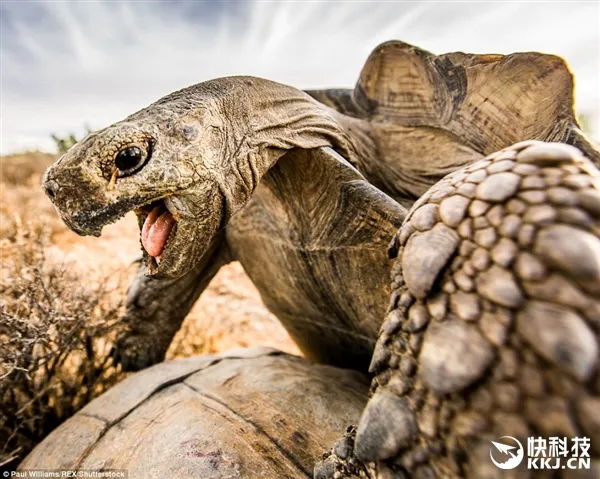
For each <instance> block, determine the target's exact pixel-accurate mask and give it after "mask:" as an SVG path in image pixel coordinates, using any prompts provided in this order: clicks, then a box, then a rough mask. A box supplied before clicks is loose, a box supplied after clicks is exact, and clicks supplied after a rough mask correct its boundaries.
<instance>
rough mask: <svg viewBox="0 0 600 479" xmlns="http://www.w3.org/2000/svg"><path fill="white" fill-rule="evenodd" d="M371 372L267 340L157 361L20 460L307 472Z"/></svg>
mask: <svg viewBox="0 0 600 479" xmlns="http://www.w3.org/2000/svg"><path fill="white" fill-rule="evenodd" d="M368 389H369V386H368V379H367V378H366V376H363V375H362V374H360V373H357V372H355V371H351V370H342V369H337V368H334V367H331V366H323V365H317V364H313V363H312V362H310V361H308V360H305V359H303V358H299V357H295V356H291V355H287V354H284V353H281V352H279V351H276V350H273V349H267V348H258V349H248V350H234V351H231V352H229V353H227V354H223V355H214V356H201V357H193V358H187V359H182V360H175V361H169V362H165V363H161V364H158V365H156V366H154V367H151V368H149V369H146V370H144V371H142V372H139V373H137V374H134V375H132V376H129V377H128V378H127V379H126V380H124V381H123V382H121V383H120V384H119V385H117V386H116V387H114V388H112V389H110V390H109V391H107V392H106V393H104V394H103V395H101V396H100V397H98V398H97V399H95V400H94V401H92V402H91V403H89V404H88V405H87V406H86V407H84V408H83V409H82V410H81V411H79V412H78V413H77V414H75V415H74V416H73V417H71V418H70V419H69V420H67V421H66V422H65V423H63V424H62V425H61V426H60V427H58V428H57V429H56V430H54V431H53V432H52V433H51V434H50V435H49V436H48V437H47V438H46V439H45V440H44V441H43V442H42V443H40V444H39V445H38V446H37V447H36V448H35V449H34V450H33V451H32V452H31V453H30V454H29V456H27V457H26V458H25V460H24V461H23V462H22V463H21V465H20V467H19V468H20V470H26V469H46V470H47V469H68V470H75V469H77V470H81V469H91V470H107V469H125V470H127V471H128V477H129V478H130V479H132V478H137V477H140V478H142V477H143V478H161V479H162V478H167V477H177V478H180V479H185V478H203V479H210V478H235V477H252V478H278V479H281V478H290V479H292V478H306V477H312V471H313V467H314V463H315V461H316V460H317V459H318V458H319V457H320V456H321V455H322V453H323V452H324V451H325V449H326V448H327V447H328V446H329V445H330V444H331V443H332V442H334V441H335V439H336V438H337V437H339V435H340V433H341V432H343V431H344V429H345V427H346V425H347V424H351V423H356V421H357V420H358V419H359V416H360V413H361V410H362V409H363V408H364V406H365V404H366V401H367V396H368Z"/></svg>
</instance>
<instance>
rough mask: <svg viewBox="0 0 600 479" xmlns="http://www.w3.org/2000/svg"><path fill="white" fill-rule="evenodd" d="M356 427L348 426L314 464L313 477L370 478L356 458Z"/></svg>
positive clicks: (323, 478) (337, 478)
mask: <svg viewBox="0 0 600 479" xmlns="http://www.w3.org/2000/svg"><path fill="white" fill-rule="evenodd" d="M355 439H356V427H355V426H348V428H347V429H346V433H345V434H344V436H343V437H342V438H341V439H340V440H338V441H337V442H336V443H335V444H334V445H333V448H332V449H331V450H330V451H329V452H327V453H325V454H324V455H323V459H322V460H321V461H320V462H318V463H317V464H316V465H315V470H314V476H313V477H314V479H370V478H372V477H374V476H372V475H370V474H369V472H368V471H367V469H366V467H365V465H364V464H363V463H362V462H361V461H360V460H358V459H357V458H356V456H355V453H354V443H355Z"/></svg>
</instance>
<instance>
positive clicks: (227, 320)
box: [0, 153, 299, 358]
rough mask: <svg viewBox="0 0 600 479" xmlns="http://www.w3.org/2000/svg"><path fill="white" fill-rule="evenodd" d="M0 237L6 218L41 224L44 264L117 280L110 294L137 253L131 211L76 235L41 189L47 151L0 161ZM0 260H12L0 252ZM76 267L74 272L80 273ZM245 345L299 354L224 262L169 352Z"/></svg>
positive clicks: (238, 270) (119, 290)
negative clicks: (46, 237) (45, 233)
mask: <svg viewBox="0 0 600 479" xmlns="http://www.w3.org/2000/svg"><path fill="white" fill-rule="evenodd" d="M0 161H1V166H2V171H1V175H0V234H1V235H2V237H5V236H6V235H10V234H11V232H10V228H9V226H8V225H9V224H10V223H11V221H9V219H10V218H15V217H16V218H18V221H21V222H27V221H33V222H44V223H46V224H48V225H50V228H51V231H52V234H51V240H50V247H49V250H48V252H47V253H48V255H47V256H48V260H49V261H66V262H68V263H69V265H70V267H73V268H77V269H78V270H80V272H81V277H82V278H87V279H89V280H90V281H93V280H95V279H96V278H99V277H109V278H116V279H118V280H119V281H118V282H119V283H121V286H115V288H114V294H115V295H124V294H125V290H126V284H127V283H128V281H129V278H131V276H132V275H133V272H134V267H132V266H131V263H132V261H133V260H134V259H135V258H137V257H138V256H139V255H140V242H139V229H138V226H137V222H136V220H135V216H134V215H133V214H132V213H131V214H129V215H127V216H126V217H125V218H123V219H122V220H121V221H119V222H118V223H116V224H113V225H109V226H107V227H106V228H105V229H104V231H103V233H102V236H101V237H100V238H94V237H80V236H77V235H76V234H75V233H73V232H72V231H70V230H69V229H67V228H66V226H64V224H63V223H62V222H61V221H60V219H59V218H58V215H57V214H56V212H55V211H54V208H53V206H52V205H51V203H50V201H49V200H48V199H47V198H46V196H45V195H44V194H43V192H42V190H41V188H40V187H39V182H40V177H41V174H42V172H43V171H44V169H45V168H46V166H47V165H48V164H50V163H51V162H52V161H53V157H52V156H51V155H45V154H40V153H29V154H24V155H13V156H11V157H3V158H0ZM3 256H4V257H3V258H2V260H3V261H5V260H9V259H10V258H6V257H5V255H4V254H3ZM78 272H79V271H78ZM247 346H271V347H275V348H278V349H281V350H284V351H287V352H291V353H295V354H299V351H298V349H297V348H296V346H295V345H294V343H293V342H292V340H291V339H290V337H289V336H288V334H287V332H286V331H285V329H284V328H283V327H282V326H281V325H280V324H279V322H278V320H277V319H276V318H275V317H274V316H273V315H272V314H270V313H269V311H268V310H267V309H266V308H265V307H264V305H263V304H262V302H261V299H260V295H259V294H258V291H257V290H256V288H255V287H254V286H253V284H252V282H251V281H250V280H249V278H248V277H247V276H246V274H245V273H244V270H243V268H242V267H241V265H240V264H239V263H232V264H229V265H227V266H225V267H223V268H222V269H221V270H220V271H219V272H218V274H217V275H216V276H215V278H214V279H213V280H212V282H211V283H210V285H209V287H208V288H207V290H206V291H205V292H204V293H203V294H202V296H201V297H200V299H199V300H198V302H197V303H196V305H195V306H194V308H193V310H192V311H191V313H190V314H189V316H188V317H187V318H186V320H185V322H184V324H183V326H182V329H181V330H180V331H179V333H178V334H177V336H176V337H175V340H174V341H173V343H172V345H171V347H170V349H169V352H168V357H169V358H173V357H182V356H190V355H193V354H206V353H215V352H220V351H225V350H227V349H231V348H236V347H247Z"/></svg>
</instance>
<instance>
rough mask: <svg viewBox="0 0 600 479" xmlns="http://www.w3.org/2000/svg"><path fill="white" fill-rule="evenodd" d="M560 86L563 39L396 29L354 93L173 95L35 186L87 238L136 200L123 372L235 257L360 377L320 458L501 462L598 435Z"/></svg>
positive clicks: (597, 270) (586, 154) (587, 217)
mask: <svg viewBox="0 0 600 479" xmlns="http://www.w3.org/2000/svg"><path fill="white" fill-rule="evenodd" d="M572 91H573V80H572V75H571V73H570V72H569V70H568V68H567V66H566V64H565V63H564V61H563V60H562V59H560V58H558V57H555V56H551V55H544V54H540V53H516V54H511V55H507V56H503V55H474V54H465V53H449V54H445V55H439V56H436V55H433V54H431V53H429V52H426V51H424V50H422V49H419V48H417V47H414V46H411V45H408V44H406V43H402V42H398V41H393V42H388V43H385V44H383V45H380V46H379V47H377V48H376V49H375V50H374V52H373V53H372V54H371V55H370V57H369V59H368V60H367V62H366V64H365V66H364V68H363V70H362V72H361V74H360V77H359V80H358V82H357V84H356V86H355V88H354V89H353V90H344V89H334V90H321V91H310V92H308V93H306V92H302V91H300V90H297V89H295V88H293V87H289V86H286V85H281V84H278V83H274V82H270V81H268V80H264V79H259V78H253V77H228V78H219V79H216V80H211V81H208V82H204V83H201V84H198V85H194V86H191V87H188V88H185V89H183V90H180V91H177V92H175V93H172V94H170V95H168V96H166V97H164V98H162V99H161V100H159V101H157V102H156V103H154V104H152V105H150V106H149V107H147V108H145V109H143V110H141V111H139V112H137V113H134V114H133V115H131V116H129V117H127V118H126V119H125V120H123V121H122V122H119V123H116V124H114V125H112V126H109V127H108V128H106V129H104V130H100V131H98V132H95V133H92V134H90V135H89V136H88V137H86V138H85V139H84V140H82V141H81V142H80V143H78V144H77V145H75V146H74V147H73V148H72V149H71V150H69V151H68V152H67V153H66V154H65V155H63V157H61V158H60V159H59V160H58V161H57V162H56V163H55V164H54V165H53V166H52V167H50V168H49V170H48V171H47V173H46V175H45V178H44V180H43V186H44V188H45V190H46V192H47V194H48V196H49V197H50V198H51V200H52V201H53V203H54V204H55V206H56V207H57V210H58V211H59V213H60V215H61V217H62V218H63V220H64V221H65V222H66V223H67V225H69V226H70V227H71V229H73V230H74V231H75V232H77V233H79V234H93V235H99V234H100V232H101V229H102V227H103V226H104V225H105V224H107V223H110V222H112V221H115V220H117V219H118V218H120V217H121V216H123V215H124V214H125V213H126V212H128V211H131V210H132V209H133V210H134V211H135V212H136V214H137V216H138V219H139V223H140V231H141V243H142V249H143V253H144V258H143V260H142V262H141V264H140V269H139V272H138V274H137V276H136V278H135V280H134V282H133V284H132V285H131V288H130V291H129V294H128V301H127V311H126V313H125V316H124V322H125V324H126V325H127V328H126V329H127V330H126V331H125V332H124V334H123V336H122V337H121V338H120V340H119V341H118V342H117V344H116V347H115V360H116V361H117V362H119V363H120V364H121V365H122V366H123V367H124V368H125V369H140V368H143V367H146V366H148V365H150V364H153V363H155V362H158V361H160V360H161V359H162V358H163V357H164V352H165V350H166V348H167V347H168V344H169V342H170V340H171V338H172V337H173V335H174V333H175V332H176V330H177V329H178V328H179V326H180V324H181V322H182V321H183V318H184V317H185V315H186V314H187V312H188V311H189V309H190V308H191V306H192V304H193V303H194V301H195V300H196V299H197V298H198V296H199V295H200V294H201V292H202V290H203V289H204V288H205V287H206V285H207V284H208V282H209V281H210V279H211V278H212V276H213V275H214V274H215V272H216V271H217V270H218V268H219V267H220V266H221V265H222V264H224V263H226V262H228V261H231V260H234V259H235V260H239V261H240V262H241V264H242V265H243V267H244V269H245V271H246V273H247V274H248V276H249V277H250V279H251V280H252V281H253V282H254V284H255V285H256V286H257V288H258V290H259V292H260V293H261V296H262V298H263V301H264V303H265V305H266V306H267V307H268V308H269V309H270V310H271V311H272V312H273V313H274V314H275V315H276V316H277V317H278V318H280V319H281V321H282V323H283V324H284V326H285V327H286V328H287V329H288V331H289V332H290V334H291V336H292V337H293V338H294V339H295V341H296V342H297V343H298V345H299V346H300V348H301V350H302V351H303V352H304V354H305V355H306V356H307V357H309V358H312V359H314V360H316V361H318V362H321V363H327V364H331V365H335V366H339V367H345V368H352V369H356V370H358V371H363V372H366V371H367V370H368V371H369V372H370V373H371V374H373V375H374V378H373V383H372V386H371V391H372V397H371V399H370V401H369V403H368V405H367V408H366V409H365V411H364V413H363V415H362V418H361V421H360V423H359V424H358V428H357V429H351V431H350V432H349V433H348V434H347V436H345V439H343V441H348V444H352V445H353V446H354V444H355V446H356V447H353V451H352V455H350V456H348V455H346V457H340V456H339V455H338V454H336V453H335V451H334V452H333V453H331V454H329V455H328V456H326V460H325V461H324V462H322V463H320V464H319V465H318V466H317V467H316V469H315V475H316V476H317V477H334V476H335V477H353V476H356V475H361V476H362V477H404V474H406V473H409V474H412V475H414V476H415V477H461V476H470V477H482V476H483V475H487V476H491V477H493V473H500V472H501V471H500V470H495V471H491V472H490V471H489V460H487V459H486V458H482V457H483V456H482V455H486V454H487V450H488V448H489V439H490V438H492V439H494V438H497V437H499V436H501V435H503V434H504V433H505V432H507V431H508V432H510V433H511V434H510V435H511V436H514V437H519V438H524V437H527V435H529V434H546V435H547V434H549V433H550V432H554V433H560V435H564V436H568V437H574V436H576V435H578V434H579V435H582V434H586V435H588V436H590V437H591V439H592V445H593V444H594V442H596V443H597V444H600V398H599V397H598V394H599V387H600V386H599V385H598V384H599V382H598V371H597V369H598V368H597V363H598V346H597V328H598V319H599V316H598V312H599V311H600V310H599V309H598V307H599V304H600V303H599V299H600V290H599V289H598V284H600V281H599V280H600V240H599V239H598V234H599V232H600V230H599V223H598V218H599V216H600V194H599V192H598V170H597V167H598V165H600V152H599V151H598V150H597V149H596V148H595V147H594V146H593V145H592V144H591V143H590V141H589V140H587V138H586V137H585V135H584V134H583V133H582V132H581V130H580V129H579V126H578V124H577V120H576V118H575V115H574V112H573V95H572ZM549 92H551V94H549ZM408 210H410V212H409V211H408ZM390 240H392V243H391V246H390V249H389V251H388V248H387V246H388V244H389V241H390ZM388 254H389V255H390V257H391V259H394V261H390V258H388ZM388 278H391V281H390V280H389V279H388ZM390 283H391V284H390ZM492 399H493V402H492ZM548 418H552V420H550V419H548ZM592 452H593V454H594V457H595V458H597V457H598V456H600V448H599V447H598V446H593V448H592ZM354 456H355V457H354ZM357 459H358V460H357ZM361 461H362V462H361ZM482 468H483V469H482ZM487 476H486V477H487Z"/></svg>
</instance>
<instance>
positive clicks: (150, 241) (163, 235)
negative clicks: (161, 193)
mask: <svg viewBox="0 0 600 479" xmlns="http://www.w3.org/2000/svg"><path fill="white" fill-rule="evenodd" d="M174 224H175V218H173V215H172V214H171V213H170V212H169V210H167V209H166V208H165V206H164V205H159V206H157V207H156V208H154V209H153V210H152V211H151V212H150V214H149V215H148V217H147V218H146V221H144V226H143V227H142V245H143V246H144V249H145V250H146V252H147V253H148V254H149V255H150V256H152V257H154V258H156V257H157V256H160V254H161V253H162V251H163V249H164V247H165V244H166V243H167V239H168V238H169V233H171V229H173V225H174Z"/></svg>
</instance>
